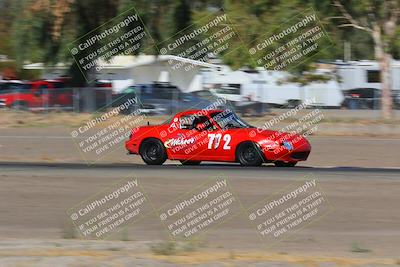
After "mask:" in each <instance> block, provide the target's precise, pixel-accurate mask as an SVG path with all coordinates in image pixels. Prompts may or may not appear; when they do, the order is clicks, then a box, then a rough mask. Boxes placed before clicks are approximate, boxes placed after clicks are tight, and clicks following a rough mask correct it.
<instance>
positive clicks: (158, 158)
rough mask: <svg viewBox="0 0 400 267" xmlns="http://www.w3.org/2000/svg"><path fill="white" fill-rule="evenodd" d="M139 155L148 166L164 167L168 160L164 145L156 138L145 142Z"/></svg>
mask: <svg viewBox="0 0 400 267" xmlns="http://www.w3.org/2000/svg"><path fill="white" fill-rule="evenodd" d="M139 154H140V156H141V157H142V159H143V161H144V162H145V163H146V164H147V165H162V164H163V163H164V162H165V161H166V160H167V152H166V151H165V148H164V145H163V144H162V143H161V141H160V140H158V139H155V138H150V139H147V140H145V141H144V142H143V143H142V144H141V146H140V149H139Z"/></svg>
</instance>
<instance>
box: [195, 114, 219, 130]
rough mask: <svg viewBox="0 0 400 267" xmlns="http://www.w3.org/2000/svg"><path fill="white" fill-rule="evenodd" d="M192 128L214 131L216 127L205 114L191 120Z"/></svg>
mask: <svg viewBox="0 0 400 267" xmlns="http://www.w3.org/2000/svg"><path fill="white" fill-rule="evenodd" d="M193 128H194V129H196V130H199V131H209V132H211V131H215V130H216V129H217V128H216V126H215V124H214V123H213V122H212V120H210V119H209V118H208V117H207V116H198V117H195V119H194V121H193Z"/></svg>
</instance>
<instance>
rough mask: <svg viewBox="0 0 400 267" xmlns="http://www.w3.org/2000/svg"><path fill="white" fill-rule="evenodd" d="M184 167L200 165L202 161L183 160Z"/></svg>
mask: <svg viewBox="0 0 400 267" xmlns="http://www.w3.org/2000/svg"><path fill="white" fill-rule="evenodd" d="M181 163H182V165H199V164H200V163H201V161H197V160H181Z"/></svg>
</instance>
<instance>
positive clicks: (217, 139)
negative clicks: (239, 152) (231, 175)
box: [208, 133, 232, 150]
mask: <svg viewBox="0 0 400 267" xmlns="http://www.w3.org/2000/svg"><path fill="white" fill-rule="evenodd" d="M221 139H222V140H223V141H224V146H223V149H224V150H229V149H231V146H230V145H229V144H230V142H231V139H232V137H231V135H230V134H224V136H223V137H222V134H220V133H218V134H208V149H217V148H218V147H219V145H220V144H221Z"/></svg>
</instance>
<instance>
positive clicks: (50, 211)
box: [0, 162, 400, 257]
mask: <svg viewBox="0 0 400 267" xmlns="http://www.w3.org/2000/svg"><path fill="white" fill-rule="evenodd" d="M220 176H221V177H222V176H223V177H226V178H227V179H228V180H229V182H230V184H231V185H232V188H233V190H234V191H235V192H237V195H238V197H239V198H240V200H241V202H242V203H243V205H244V207H250V206H252V205H254V203H257V202H259V201H260V200H263V199H265V198H267V197H270V196H272V195H273V194H275V193H276V192H279V191H281V190H282V189H283V188H285V187H287V186H288V185H290V184H292V183H293V182H296V181H299V180H302V179H311V178H315V179H317V181H318V183H319V185H320V186H321V188H322V189H323V190H324V192H325V197H326V198H327V199H329V203H331V204H332V211H330V212H329V213H328V214H327V215H326V216H324V217H323V218H322V219H321V220H318V221H316V222H313V223H312V224H310V225H308V226H307V227H305V228H304V229H303V230H301V231H298V232H296V233H295V234H293V235H292V236H291V237H290V238H288V240H286V241H283V242H279V243H278V244H277V245H276V246H274V247H273V248H272V249H273V250H276V251H278V252H279V251H280V252H282V251H284V252H290V253H305V254H307V253H313V254H326V253H328V254H329V253H334V255H346V253H349V251H350V250H351V247H352V244H354V243H355V242H356V243H357V244H361V246H363V247H366V248H368V249H369V250H371V251H373V253H374V255H377V256H389V257H392V256H398V248H399V247H400V227H399V223H398V222H399V221H400V211H399V207H398V203H400V169H395V168H351V167H346V168H340V167H318V168H313V167H294V168H277V167H273V166H270V165H268V166H263V167H241V166H239V165H235V164H215V163H212V164H207V163H206V164H202V165H200V166H181V165H178V164H173V163H172V164H171V163H170V164H167V165H163V166H146V165H143V164H125V163H124V164H122V163H121V164H96V165H90V166H88V165H87V164H85V163H18V162H15V163H13V162H8V163H0V214H2V216H1V217H0V237H2V238H17V239H25V238H28V239H30V238H34V239H46V238H48V239H53V238H62V236H63V235H64V234H65V232H66V231H68V224H69V222H70V219H69V218H68V216H67V211H68V210H69V209H71V207H73V206H75V205H76V204H77V203H79V202H81V201H83V200H85V199H88V198H90V197H91V196H93V195H95V194H97V193H99V192H101V191H103V190H105V189H106V188H109V187H110V186H112V185H113V184H114V183H115V182H117V181H120V180H121V179H125V178H131V177H135V178H138V180H139V183H140V184H141V185H142V186H143V188H144V189H145V191H146V192H147V194H148V196H149V198H150V199H152V203H153V205H154V206H155V207H161V206H163V205H164V204H165V203H168V202H171V201H173V200H174V199H176V198H177V197H180V196H182V195H184V194H185V193H187V192H189V191H191V190H192V189H193V188H195V187H197V186H199V184H202V183H204V182H206V181H208V180H210V179H216V178H217V177H220ZM166 237H167V234H166V232H165V229H163V227H162V226H160V221H159V218H158V216H150V217H148V218H147V219H144V220H143V221H141V222H140V223H137V224H132V225H131V226H130V227H129V238H130V239H132V240H135V241H154V240H164V239H165V238H166ZM115 238H116V239H118V238H119V237H118V236H117V237H115ZM254 238H255V235H254V229H251V228H249V227H248V221H247V217H246V216H243V217H239V218H238V219H237V220H232V221H230V222H227V223H224V224H223V225H222V226H221V227H218V229H216V230H215V231H213V232H211V234H208V235H207V237H206V240H207V241H206V242H207V244H208V246H210V247H218V248H226V249H242V250H243V249H261V248H262V244H260V243H259V240H258V238H255V239H254Z"/></svg>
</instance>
